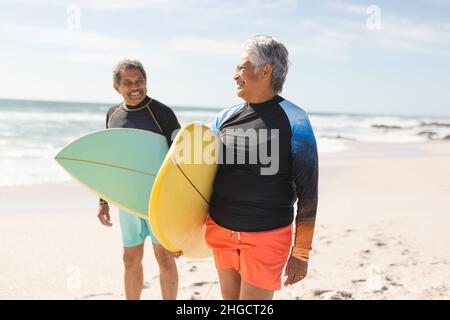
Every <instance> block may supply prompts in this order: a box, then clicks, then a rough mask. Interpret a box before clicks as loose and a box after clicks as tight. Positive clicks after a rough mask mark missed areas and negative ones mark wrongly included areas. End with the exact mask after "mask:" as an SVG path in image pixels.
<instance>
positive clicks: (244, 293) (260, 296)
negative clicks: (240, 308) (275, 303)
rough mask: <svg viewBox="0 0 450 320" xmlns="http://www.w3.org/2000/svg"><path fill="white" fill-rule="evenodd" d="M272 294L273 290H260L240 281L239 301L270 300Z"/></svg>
mask: <svg viewBox="0 0 450 320" xmlns="http://www.w3.org/2000/svg"><path fill="white" fill-rule="evenodd" d="M273 294H274V291H273V290H266V289H261V288H258V287H255V286H253V285H251V284H250V283H248V282H245V280H242V282H241V294H240V296H239V300H272V299H273Z"/></svg>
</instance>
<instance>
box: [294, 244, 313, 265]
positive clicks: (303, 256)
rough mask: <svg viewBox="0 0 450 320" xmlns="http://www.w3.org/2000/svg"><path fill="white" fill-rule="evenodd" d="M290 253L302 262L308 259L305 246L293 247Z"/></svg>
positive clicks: (307, 251)
mask: <svg viewBox="0 0 450 320" xmlns="http://www.w3.org/2000/svg"><path fill="white" fill-rule="evenodd" d="M291 255H292V256H293V257H295V258H297V259H299V260H302V261H304V262H308V261H309V250H308V249H305V248H299V247H295V246H294V247H293V248H292V252H291Z"/></svg>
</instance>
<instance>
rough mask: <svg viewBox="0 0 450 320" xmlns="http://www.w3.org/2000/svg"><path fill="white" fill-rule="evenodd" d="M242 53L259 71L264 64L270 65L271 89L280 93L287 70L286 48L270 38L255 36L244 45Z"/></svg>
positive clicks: (287, 54)
mask: <svg viewBox="0 0 450 320" xmlns="http://www.w3.org/2000/svg"><path fill="white" fill-rule="evenodd" d="M244 52H245V53H247V54H249V56H250V60H251V62H252V63H253V64H254V65H255V66H256V69H259V67H261V66H262V65H264V64H270V65H272V89H273V90H274V91H275V92H276V93H280V92H281V90H282V89H283V84H284V81H285V80H286V75H287V73H288V69H289V59H288V56H289V52H288V50H287V49H286V47H285V46H284V45H283V44H282V43H281V42H278V41H276V40H274V39H273V38H272V37H270V36H266V35H257V36H254V37H252V38H250V39H248V40H247V41H246V42H245V43H244Z"/></svg>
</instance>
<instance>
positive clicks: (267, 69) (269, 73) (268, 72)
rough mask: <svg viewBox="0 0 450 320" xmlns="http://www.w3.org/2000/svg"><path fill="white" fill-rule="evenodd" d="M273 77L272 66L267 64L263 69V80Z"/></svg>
mask: <svg viewBox="0 0 450 320" xmlns="http://www.w3.org/2000/svg"><path fill="white" fill-rule="evenodd" d="M271 77H272V65H271V64H268V63H266V64H265V65H264V68H263V79H264V80H265V79H270V78H271Z"/></svg>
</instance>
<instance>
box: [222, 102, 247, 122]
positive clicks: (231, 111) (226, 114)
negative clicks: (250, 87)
mask: <svg viewBox="0 0 450 320" xmlns="http://www.w3.org/2000/svg"><path fill="white" fill-rule="evenodd" d="M243 105H244V103H243V102H241V103H239V104H236V105H234V106H231V107H228V108H225V109H223V110H222V111H220V112H219V114H218V115H217V117H216V119H218V120H219V121H220V122H223V121H225V120H226V119H228V118H229V117H230V116H232V115H233V114H234V113H235V112H237V111H238V110H239V109H241V108H242V106H243Z"/></svg>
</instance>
